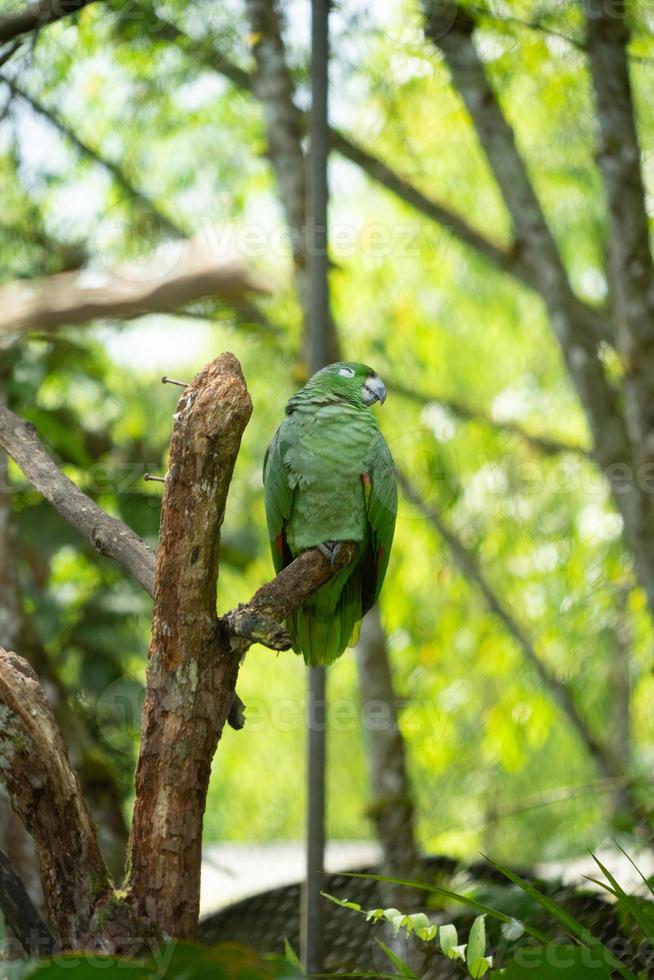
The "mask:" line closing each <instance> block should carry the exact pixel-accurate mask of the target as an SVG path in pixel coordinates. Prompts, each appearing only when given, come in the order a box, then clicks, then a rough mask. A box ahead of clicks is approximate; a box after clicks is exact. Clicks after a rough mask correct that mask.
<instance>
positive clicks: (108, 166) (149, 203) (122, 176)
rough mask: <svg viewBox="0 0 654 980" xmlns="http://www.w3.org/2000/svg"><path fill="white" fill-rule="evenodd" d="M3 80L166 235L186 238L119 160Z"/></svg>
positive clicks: (18, 86)
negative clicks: (88, 141)
mask: <svg viewBox="0 0 654 980" xmlns="http://www.w3.org/2000/svg"><path fill="white" fill-rule="evenodd" d="M2 81H3V82H4V83H5V85H6V86H7V87H8V88H9V91H10V92H11V93H12V95H14V96H17V97H18V98H19V99H22V101H23V102H25V103H26V104H27V105H28V106H30V108H31V109H32V110H33V111H34V112H35V113H36V114H37V115H39V116H42V117H43V118H44V119H46V120H47V121H48V122H49V123H50V124H51V125H52V126H53V127H54V128H55V129H56V130H57V131H58V132H59V133H60V135H61V136H63V137H64V139H66V140H68V142H69V143H71V144H72V145H73V146H74V147H75V149H76V150H77V151H78V152H79V153H80V154H81V155H82V156H84V157H86V158H87V159H89V160H92V161H93V162H94V163H97V164H98V165H99V166H101V167H102V168H103V170H106V171H107V173H109V174H110V175H111V177H112V178H113V180H114V181H115V183H116V185H117V186H118V187H120V189H121V190H122V191H123V193H124V194H126V195H127V197H128V198H131V199H132V200H133V201H135V202H138V204H139V206H140V207H142V208H143V210H144V211H147V212H148V213H150V214H151V215H153V216H154V217H155V218H156V219H157V221H158V222H159V225H160V229H161V231H162V232H164V233H165V234H167V235H169V236H170V237H171V238H187V237H188V229H184V228H182V227H181V226H180V225H179V224H177V223H176V222H175V221H174V220H173V219H172V218H170V217H169V216H168V215H167V214H165V213H164V212H163V211H162V210H161V209H160V208H159V207H158V205H156V204H155V203H154V201H153V200H152V198H151V197H150V196H149V195H148V194H146V193H145V191H143V190H142V189H141V188H139V187H137V186H136V185H135V184H134V182H133V181H132V180H131V179H130V177H129V176H128V175H127V174H126V172H125V170H124V169H123V167H122V166H121V164H120V163H117V162H116V161H115V160H110V159H109V158H108V157H105V156H103V155H102V153H101V152H100V151H99V150H97V149H95V148H94V147H92V146H91V145H90V143H87V142H86V140H83V139H82V138H81V137H80V136H78V134H77V133H76V132H75V130H74V129H72V128H71V127H70V126H69V125H68V123H66V122H65V120H64V119H63V118H62V117H61V116H60V115H59V113H58V112H57V111H56V110H55V109H51V108H49V107H47V106H45V105H43V103H42V102H40V101H39V100H38V99H36V98H35V97H34V96H33V95H30V93H29V92H27V91H26V90H25V89H24V88H21V86H20V85H18V84H17V83H16V82H15V80H14V79H12V78H9V77H7V76H3V78H2Z"/></svg>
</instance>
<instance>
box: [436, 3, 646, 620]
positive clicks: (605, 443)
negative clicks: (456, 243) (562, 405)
mask: <svg viewBox="0 0 654 980" xmlns="http://www.w3.org/2000/svg"><path fill="white" fill-rule="evenodd" d="M474 27H475V25H474V22H473V20H472V18H471V16H470V14H469V12H468V11H467V10H466V9H465V8H463V7H462V6H460V5H458V4H456V3H453V2H451V0H426V2H425V33H426V35H427V37H428V38H429V39H430V40H432V42H433V43H434V44H435V45H436V46H437V47H438V48H439V49H440V50H441V51H442V52H443V54H444V56H445V59H446V61H447V64H448V66H449V68H450V72H451V75H452V81H453V83H454V85H455V86H456V88H457V89H458V91H459V92H460V94H461V97H462V99H463V101H464V103H465V105H466V107H467V109H468V112H469V114H470V117H471V119H472V121H473V123H474V126H475V130H476V132H477V136H478V138H479V141H480V143H481V145H482V147H483V149H484V150H485V153H486V156H487V158H488V162H489V164H490V166H491V169H492V171H493V173H494V175H495V179H496V181H497V183H498V185H499V187H500V190H501V191H502V195H503V197H504V200H505V203H506V206H507V208H508V210H509V213H510V215H511V219H512V221H513V225H514V228H515V232H516V236H517V241H518V247H519V249H520V251H521V252H522V254H523V256H524V261H525V262H526V263H527V265H528V266H529V268H530V270H531V275H533V277H534V281H535V282H536V284H537V288H538V291H539V293H540V295H541V297H542V299H543V302H544V303H545V306H546V308H547V311H548V313H549V318H550V322H551V325H552V329H553V330H554V333H555V336H556V337H557V340H558V342H559V346H560V348H561V353H562V355H563V358H564V360H565V363H566V365H567V368H568V372H569V374H570V377H571V379H572V381H573V383H574V385H575V387H576V390H577V393H578V395H579V398H580V401H581V404H582V405H583V407H584V410H585V412H586V416H587V418H588V422H589V425H590V428H591V431H592V434H593V443H594V448H593V455H594V457H595V458H596V460H597V462H598V464H599V466H600V467H601V468H602V469H603V470H604V472H605V474H606V475H607V478H608V479H609V482H610V484H611V489H612V490H613V495H614V500H615V504H616V507H617V509H618V511H619V512H620V514H621V516H622V519H623V521H624V527H625V536H626V538H627V541H628V544H629V546H630V548H631V550H632V553H633V555H634V559H635V563H636V568H637V571H638V576H639V579H640V581H641V584H642V585H643V587H644V588H645V591H646V593H647V597H648V601H649V606H650V611H651V612H652V614H654V549H653V548H652V547H651V540H652V535H651V534H649V533H648V532H649V531H650V530H651V529H650V528H649V526H648V523H647V522H644V521H643V502H642V496H643V495H642V494H641V493H640V490H639V487H638V484H637V480H636V461H635V459H634V456H633V452H632V446H631V442H630V439H629V436H628V433H627V429H626V426H625V421H624V417H623V414H622V411H621V408H620V405H619V401H618V397H617V394H616V392H614V391H613V390H612V388H611V387H610V385H609V383H608V381H607V379H606V376H605V374H604V369H603V366H602V364H601V362H600V360H599V358H598V356H597V351H596V337H597V333H598V331H597V324H596V319H597V317H596V315H595V314H593V315H592V316H591V314H590V313H589V310H588V308H587V307H586V306H584V305H583V304H581V303H580V302H579V301H578V300H577V298H576V297H575V296H574V294H573V292H572V290H571V288H570V284H569V281H568V277H567V273H566V271H565V268H564V266H563V263H562V261H561V257H560V255H559V252H558V249H557V246H556V243H555V241H554V239H553V237H552V234H551V232H550V229H549V227H548V224H547V221H546V218H545V215H544V213H543V211H542V208H541V206H540V202H539V201H538V198H537V196H536V193H535V191H534V188H533V186H532V183H531V180H530V177H529V174H528V172H527V168H526V165H525V162H524V160H523V159H522V157H521V155H520V152H519V150H518V147H517V145H516V141H515V136H514V133H513V130H512V129H511V127H510V126H509V124H508V122H507V120H506V119H505V117H504V114H503V112H502V110H501V108H500V105H499V102H498V100H497V97H496V95H495V93H494V92H493V90H492V88H491V85H490V83H489V80H488V77H487V75H486V72H485V70H484V66H483V64H482V62H481V59H480V57H479V55H478V53H477V50H476V48H475V45H474V43H473V37H472V35H473V31H474ZM601 332H602V333H606V332H609V333H610V332H611V331H610V329H609V328H608V327H606V328H603V329H602V331H601ZM616 467H617V469H619V470H620V473H621V475H624V472H625V468H626V469H627V471H628V472H629V473H630V474H631V479H630V480H629V481H628V483H627V486H625V481H624V479H622V480H620V481H619V485H618V484H617V483H614V482H612V479H611V478H612V475H613V474H614V472H616Z"/></svg>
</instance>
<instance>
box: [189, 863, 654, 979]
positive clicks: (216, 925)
mask: <svg viewBox="0 0 654 980" xmlns="http://www.w3.org/2000/svg"><path fill="white" fill-rule="evenodd" d="M422 864H423V869H422V874H421V876H420V880H421V881H424V882H425V883H433V884H438V885H442V886H443V887H444V888H449V889H451V890H453V891H464V890H465V891H469V890H470V888H471V887H473V888H474V889H475V892H474V893H475V896H476V897H477V898H478V900H479V901H481V902H485V903H486V904H488V905H490V906H491V907H495V908H498V909H501V910H502V911H505V912H506V913H507V914H508V915H514V916H515V917H516V918H518V919H520V918H522V917H524V918H525V919H526V920H527V921H529V922H530V924H532V925H534V926H536V927H537V928H539V929H541V930H542V931H543V932H545V933H547V934H548V935H550V936H552V938H554V939H558V940H564V939H565V941H570V940H569V939H567V938H566V937H565V935H564V933H562V932H561V930H560V928H557V926H556V924H555V923H553V922H552V919H551V918H550V917H548V916H546V914H545V913H544V912H542V910H540V909H539V907H538V906H536V905H533V904H531V902H530V901H529V900H528V899H526V898H525V897H524V895H523V893H522V892H521V891H520V890H519V889H517V888H514V887H513V886H511V885H510V884H508V883H507V881H506V879H505V878H503V877H502V876H501V875H499V874H498V873H497V872H495V870H494V869H493V868H492V867H490V866H489V865H487V864H485V863H482V862H479V863H475V864H471V865H464V864H460V863H458V862H456V861H453V860H451V859H449V858H445V857H431V858H425V859H423V862H422ZM358 870H360V871H362V872H363V873H378V872H379V869H377V868H361V869H358ZM522 873H523V876H524V877H526V878H527V879H528V880H531V881H534V883H535V884H537V886H538V887H539V889H540V890H541V891H546V892H547V894H548V895H549V896H550V897H551V898H553V899H554V900H555V901H556V902H558V903H561V904H562V905H564V907H565V908H566V910H567V911H568V912H570V913H571V914H572V915H574V916H575V918H577V919H578V920H579V921H580V922H582V923H583V924H584V925H585V926H586V928H588V929H589V930H590V931H591V932H592V933H593V934H594V935H595V936H596V938H597V939H600V940H601V941H602V942H604V943H605V944H607V945H608V946H609V947H610V948H611V949H612V950H613V952H614V953H615V955H617V956H618V957H620V958H621V959H623V960H624V962H625V964H627V965H629V966H630V967H631V969H634V970H640V971H647V972H646V973H644V975H645V976H648V977H649V976H651V977H653V978H654V949H653V947H652V946H651V945H650V944H643V943H641V942H640V940H639V938H638V936H637V935H634V934H633V933H632V932H631V931H630V929H629V926H628V925H626V926H625V924H624V923H623V924H622V925H621V923H620V922H619V920H618V917H617V915H616V914H615V910H614V907H613V906H612V905H611V904H609V903H608V902H606V901H605V900H604V899H603V898H602V896H601V895H600V894H597V893H595V892H589V891H585V890H583V888H581V887H579V888H573V887H569V886H561V885H560V884H557V883H556V882H542V881H535V879H534V878H533V876H530V875H529V873H528V872H522ZM383 887H384V886H383V885H381V884H380V883H379V882H375V881H370V880H366V879H362V878H350V877H347V876H346V875H345V874H328V875H326V876H325V886H324V891H326V892H328V893H329V894H332V895H334V896H336V897H337V898H340V899H343V900H349V901H353V902H358V903H359V904H360V905H361V906H362V907H363V908H364V909H372V908H379V907H386V906H387V905H388V904H389V903H388V901H387V896H385V895H384V893H383V891H382V889H383ZM300 891H301V885H300V884H293V885H288V886H283V887H281V888H274V889H271V890H270V891H267V892H261V893H260V894H258V895H254V896H252V897H251V898H246V899H243V900H242V901H240V902H236V903H235V904H233V905H230V906H228V907H227V908H225V909H223V910H221V911H220V912H217V913H215V914H214V915H211V916H208V917H207V918H206V919H204V920H203V921H202V922H201V923H200V929H199V939H200V941H201V942H204V943H207V944H213V943H217V942H226V941H231V942H238V943H243V944H244V945H248V946H251V947H253V948H254V949H256V950H258V951H259V952H262V953H265V952H268V953H275V952H283V948H284V940H285V939H288V941H289V942H290V943H291V945H292V946H293V948H294V949H295V950H296V951H299V945H300V914H299V907H300ZM407 897H409V896H407ZM413 899H414V901H413V902H412V903H411V904H410V905H407V904H406V903H405V904H403V905H402V906H401V911H402V912H417V911H423V912H425V913H426V914H427V915H428V917H429V918H430V919H431V921H432V922H435V923H436V924H440V923H444V922H454V924H455V925H456V926H457V929H458V930H459V939H460V942H465V941H466V940H467V937H468V932H469V929H470V925H471V923H472V921H473V919H474V916H475V913H474V912H473V911H471V910H469V909H467V908H465V907H464V906H461V905H455V904H453V903H448V904H447V906H446V907H445V906H440V907H439V905H438V904H434V903H438V899H437V898H435V897H434V896H432V897H431V899H430V901H429V902H427V900H426V896H425V895H424V893H423V895H422V896H421V895H417V894H414V895H413ZM325 902H326V910H325V911H326V915H325V949H326V951H327V955H326V962H325V971H326V972H343V973H351V972H355V971H357V970H361V971H362V972H366V973H369V972H370V971H379V972H380V973H389V972H391V973H392V972H395V968H394V967H393V966H392V964H391V963H390V961H389V960H388V958H387V957H386V955H385V954H384V953H383V951H382V950H381V948H380V946H379V944H378V942H377V941H376V940H378V939H379V940H381V941H382V942H384V943H385V944H386V945H388V946H390V947H391V948H392V949H393V951H394V952H396V953H398V954H399V955H400V956H401V957H402V958H403V959H404V960H405V961H406V962H407V963H408V964H409V965H410V966H411V967H412V969H413V970H414V972H415V973H416V974H417V975H418V976H419V977H421V978H424V980H446V978H450V977H463V976H466V975H467V974H466V971H465V968H464V967H463V966H462V964H457V963H455V962H450V961H448V960H446V959H445V958H444V957H443V956H442V955H441V954H440V952H438V951H437V949H436V944H434V943H425V942H423V941H421V940H419V939H416V938H414V937H407V936H406V935H405V933H404V931H402V932H401V933H400V935H399V936H397V937H394V935H393V931H392V929H391V927H390V926H389V925H388V924H387V923H376V924H371V923H369V922H366V920H365V918H364V916H362V915H360V914H358V913H356V912H354V911H352V910H350V909H343V908H340V907H339V906H337V905H334V904H333V903H332V902H328V901H327V900H325ZM487 931H488V935H489V949H490V950H492V952H493V953H494V954H495V956H496V962H495V965H496V966H501V965H502V961H503V958H504V956H505V955H506V952H507V949H508V948H510V949H511V950H513V949H515V944H511V945H510V947H508V946H507V943H506V942H505V941H504V940H503V938H502V936H501V932H500V928H499V924H498V923H496V922H495V921H494V920H491V919H490V918H489V919H487ZM523 941H524V942H527V941H528V940H526V939H525V940H523Z"/></svg>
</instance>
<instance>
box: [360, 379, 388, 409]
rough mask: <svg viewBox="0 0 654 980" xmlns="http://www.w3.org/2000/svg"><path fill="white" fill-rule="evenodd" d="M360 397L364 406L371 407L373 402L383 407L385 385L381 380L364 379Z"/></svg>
mask: <svg viewBox="0 0 654 980" xmlns="http://www.w3.org/2000/svg"><path fill="white" fill-rule="evenodd" d="M361 397H362V398H363V403H364V405H372V404H374V402H379V403H380V405H383V404H384V402H385V401H386V385H385V384H384V382H383V381H382V379H381V378H373V377H370V378H366V382H365V384H364V386H363V389H362V392H361Z"/></svg>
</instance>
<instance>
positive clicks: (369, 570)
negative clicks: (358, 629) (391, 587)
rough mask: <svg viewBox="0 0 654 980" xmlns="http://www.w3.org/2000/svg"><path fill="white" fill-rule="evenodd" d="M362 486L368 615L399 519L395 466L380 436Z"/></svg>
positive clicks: (364, 604)
mask: <svg viewBox="0 0 654 980" xmlns="http://www.w3.org/2000/svg"><path fill="white" fill-rule="evenodd" d="M363 484H364V491H365V498H366V507H367V512H368V523H369V525H370V544H369V546H368V548H367V549H366V552H365V554H364V555H363V556H362V561H361V585H362V589H361V605H362V612H363V613H366V612H367V611H368V610H369V609H370V607H371V606H373V605H374V604H375V602H376V601H377V598H378V597H379V593H380V591H381V587H382V585H383V582H384V576H385V575H386V569H387V567H388V559H389V558H390V554H391V545H392V544H393V533H394V531H395V518H396V517H397V484H396V481H395V464H394V463H393V457H392V456H391V451H390V449H389V448H388V446H387V444H386V440H385V439H384V437H383V435H382V434H381V432H380V433H379V436H378V439H377V444H376V446H375V453H374V456H373V462H372V463H371V465H370V469H369V470H368V472H367V473H366V474H364V477H363Z"/></svg>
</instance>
